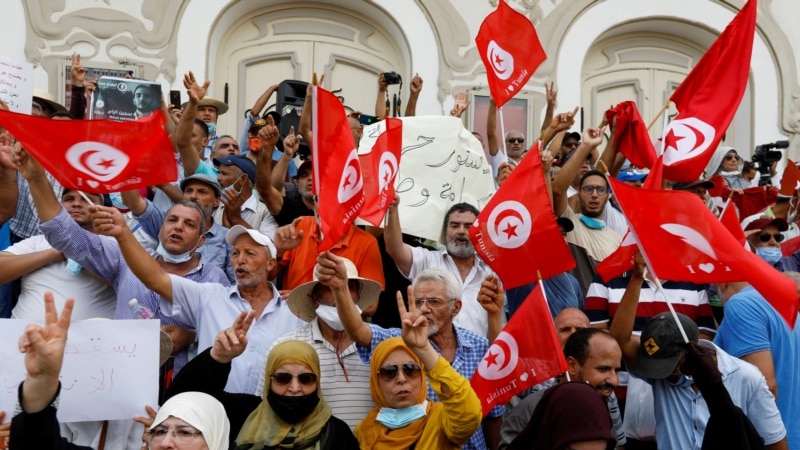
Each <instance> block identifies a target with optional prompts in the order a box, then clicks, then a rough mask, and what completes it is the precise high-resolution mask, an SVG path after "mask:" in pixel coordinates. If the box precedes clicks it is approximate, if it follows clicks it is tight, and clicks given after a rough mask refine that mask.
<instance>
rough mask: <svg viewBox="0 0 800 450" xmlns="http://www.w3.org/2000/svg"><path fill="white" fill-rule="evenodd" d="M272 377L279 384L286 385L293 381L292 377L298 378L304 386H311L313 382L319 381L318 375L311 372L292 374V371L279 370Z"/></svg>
mask: <svg viewBox="0 0 800 450" xmlns="http://www.w3.org/2000/svg"><path fill="white" fill-rule="evenodd" d="M270 378H272V382H273V383H275V384H276V385H277V386H286V385H287V384H289V383H291V382H292V378H297V381H299V382H300V384H302V385H303V386H311V385H312V384H316V383H317V375H316V374H314V373H311V372H306V373H301V374H299V375H292V374H291V373H286V372H277V373H275V374H273V375H272V376H271V377H270Z"/></svg>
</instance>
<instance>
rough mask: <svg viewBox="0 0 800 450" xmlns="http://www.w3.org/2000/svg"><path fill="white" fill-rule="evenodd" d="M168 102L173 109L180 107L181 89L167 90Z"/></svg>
mask: <svg viewBox="0 0 800 450" xmlns="http://www.w3.org/2000/svg"><path fill="white" fill-rule="evenodd" d="M169 103H170V104H171V105H172V107H173V108H175V109H181V91H169Z"/></svg>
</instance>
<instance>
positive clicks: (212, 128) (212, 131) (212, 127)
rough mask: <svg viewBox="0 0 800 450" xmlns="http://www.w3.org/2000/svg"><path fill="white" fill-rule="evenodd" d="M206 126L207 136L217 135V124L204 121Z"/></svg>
mask: <svg viewBox="0 0 800 450" xmlns="http://www.w3.org/2000/svg"><path fill="white" fill-rule="evenodd" d="M206 126H207V127H208V135H209V136H216V135H217V124H215V123H213V122H212V123H206Z"/></svg>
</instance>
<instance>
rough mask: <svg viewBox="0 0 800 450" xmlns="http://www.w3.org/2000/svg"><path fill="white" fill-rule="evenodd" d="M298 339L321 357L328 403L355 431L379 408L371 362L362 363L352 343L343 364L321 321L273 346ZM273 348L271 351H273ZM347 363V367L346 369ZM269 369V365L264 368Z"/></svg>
mask: <svg viewBox="0 0 800 450" xmlns="http://www.w3.org/2000/svg"><path fill="white" fill-rule="evenodd" d="M290 340H298V341H303V342H307V343H309V344H311V346H312V347H314V350H316V351H317V354H318V355H319V371H320V372H319V373H320V374H321V377H320V386H321V387H322V394H323V395H324V396H325V402H326V403H327V404H328V406H330V407H331V412H332V413H333V415H334V416H336V417H337V418H339V419H342V420H344V421H345V423H347V425H349V426H350V429H355V428H356V425H358V423H359V422H361V421H362V420H363V419H364V417H366V415H367V413H369V412H370V410H371V409H372V408H374V407H375V402H373V401H372V393H371V392H370V390H369V378H370V370H369V363H365V362H364V361H362V360H361V357H360V356H359V354H358V352H357V351H356V344H355V343H352V344H350V345H349V346H348V347H347V348H346V349H344V351H342V354H341V355H340V356H341V362H340V358H339V357H337V356H336V348H334V346H333V345H331V343H330V342H328V341H327V340H326V339H325V337H324V336H323V335H322V330H320V329H319V318H316V317H315V318H314V320H312V321H311V322H309V323H308V324H307V325H305V326H303V327H301V328H298V329H296V330H294V331H292V332H289V333H288V334H285V335H283V336H281V337H279V338H278V339H276V340H275V343H273V344H272V347H274V346H275V344H277V343H279V342H284V341H290ZM272 347H270V351H271V350H272ZM342 364H344V367H342ZM264 369H266V366H264ZM264 381H265V380H264V374H263V370H262V375H261V376H260V377H259V379H258V390H257V391H256V395H258V396H261V395H262V394H263V392H264Z"/></svg>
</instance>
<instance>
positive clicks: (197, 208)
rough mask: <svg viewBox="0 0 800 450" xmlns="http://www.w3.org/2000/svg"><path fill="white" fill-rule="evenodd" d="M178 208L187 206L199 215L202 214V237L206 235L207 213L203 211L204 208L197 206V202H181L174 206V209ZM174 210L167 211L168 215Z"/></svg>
mask: <svg viewBox="0 0 800 450" xmlns="http://www.w3.org/2000/svg"><path fill="white" fill-rule="evenodd" d="M176 206H185V207H187V208H192V209H194V210H195V211H197V213H198V214H200V235H201V236H202V235H204V234H206V213H205V211H203V208H201V207H200V205H198V204H197V202H193V201H190V200H181V201H179V202H177V203H175V204H174V205H172V208H174V207H176ZM172 208H170V209H168V210H167V214H169V212H170V211H171V210H172ZM165 216H166V214H165Z"/></svg>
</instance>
